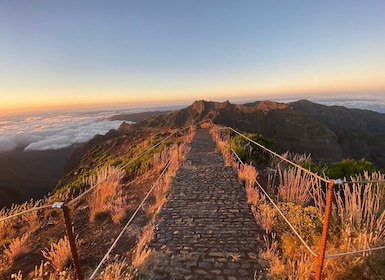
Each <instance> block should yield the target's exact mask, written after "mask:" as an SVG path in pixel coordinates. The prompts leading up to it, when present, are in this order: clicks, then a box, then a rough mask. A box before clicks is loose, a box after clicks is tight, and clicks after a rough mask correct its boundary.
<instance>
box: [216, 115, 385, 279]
mask: <svg viewBox="0 0 385 280" xmlns="http://www.w3.org/2000/svg"><path fill="white" fill-rule="evenodd" d="M211 124H212V126H213V127H214V128H215V129H217V130H218V131H220V130H228V131H231V132H234V133H235V134H237V135H239V136H241V137H243V138H244V139H246V140H247V141H249V142H251V143H253V144H255V145H257V146H258V147H259V148H261V149H263V150H264V151H266V152H268V153H270V154H271V155H273V156H275V157H277V158H279V159H281V160H282V161H285V162H287V163H288V164H290V165H292V166H294V167H296V168H297V169H300V170H301V171H303V172H305V173H307V174H309V175H310V176H313V177H314V178H316V179H318V180H320V181H322V182H325V183H327V184H328V189H327V191H328V192H327V195H326V200H327V202H326V204H327V205H326V208H327V209H326V210H325V211H326V212H325V218H324V229H323V234H322V243H324V244H322V243H321V246H320V252H319V253H316V252H315V251H314V250H313V249H312V248H311V247H310V246H309V245H308V244H307V243H306V241H305V240H304V238H303V237H302V236H301V235H300V234H299V232H298V231H297V230H296V229H295V227H294V226H293V225H292V224H291V222H290V221H289V220H288V218H287V217H286V216H285V214H284V213H283V212H282V211H281V210H280V209H279V207H278V205H277V204H276V203H275V202H274V200H273V199H272V198H271V196H270V195H269V193H268V192H267V191H266V190H265V189H264V188H263V187H262V186H261V184H260V183H259V182H258V181H257V179H256V178H255V180H254V183H256V184H257V186H258V188H259V189H260V190H261V191H262V193H263V194H264V195H265V196H266V198H267V199H268V200H269V202H270V203H271V204H272V205H273V207H274V208H275V209H276V210H277V212H278V213H279V215H280V216H281V217H282V218H283V219H284V221H285V222H286V224H287V225H288V226H289V228H290V229H291V231H292V232H293V233H294V235H295V236H297V237H298V239H299V240H300V242H301V243H302V244H303V245H304V247H305V248H306V249H307V251H308V252H309V253H310V254H311V255H312V256H314V257H318V261H319V262H318V267H317V273H316V277H317V278H316V279H320V277H321V273H322V267H323V260H324V259H330V258H336V257H343V256H348V255H354V254H360V253H367V252H372V251H377V250H383V249H385V246H379V247H375V248H367V249H361V250H355V251H351V252H344V253H335V254H326V253H325V250H326V241H327V233H328V228H329V219H330V211H331V204H332V193H333V192H334V186H336V185H343V184H372V183H385V180H375V179H374V180H351V181H349V180H341V179H336V180H330V179H326V178H324V177H321V176H319V175H318V174H316V173H314V172H312V171H310V170H308V169H306V168H304V167H302V166H300V165H298V164H296V163H294V162H292V161H290V160H289V159H287V158H285V157H283V156H281V155H279V154H277V153H276V152H274V151H272V150H270V149H268V148H266V147H264V146H263V145H261V144H260V143H258V142H256V141H254V140H253V139H250V138H249V137H247V136H246V135H244V134H242V133H240V132H238V131H237V130H235V129H233V128H231V127H226V126H225V127H219V126H217V125H216V124H214V123H212V122H211ZM230 135H231V134H230V133H229V135H228V137H229V138H230V137H231V136H230ZM227 142H228V143H230V151H231V153H232V154H233V156H234V157H235V159H236V161H237V162H239V163H240V164H241V165H242V166H245V163H243V161H242V160H241V158H240V157H239V155H238V154H237V153H236V152H235V150H234V149H233V148H232V147H231V140H230V139H227ZM383 186H385V185H383ZM328 204H329V205H328ZM327 216H328V217H327Z"/></svg>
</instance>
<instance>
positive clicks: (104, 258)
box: [89, 161, 171, 280]
mask: <svg viewBox="0 0 385 280" xmlns="http://www.w3.org/2000/svg"><path fill="white" fill-rule="evenodd" d="M170 163H171V161H169V162H168V163H167V164H166V166H165V168H164V169H163V171H162V173H161V174H160V175H159V177H158V179H157V180H156V181H155V183H154V184H153V185H152V187H151V188H150V190H149V191H148V192H147V194H146V196H145V197H144V198H143V200H142V201H141V202H140V204H139V205H138V207H137V208H136V210H135V211H134V213H133V214H132V215H131V218H130V219H129V220H128V222H127V223H126V225H125V226H124V227H123V229H122V230H121V232H120V233H119V235H118V236H117V237H116V239H115V241H114V243H112V245H111V246H110V248H109V249H108V250H107V253H106V254H105V255H104V257H103V258H102V260H101V261H100V262H99V264H98V266H97V267H96V268H95V270H94V271H93V272H92V274H91V276H90V278H89V279H90V280H91V279H93V278H94V277H95V276H96V274H97V273H98V271H99V270H100V268H101V266H102V265H103V263H104V262H105V260H106V259H107V258H108V257H109V255H110V253H111V251H112V250H113V249H114V248H115V246H116V244H117V243H118V241H119V240H120V238H121V237H122V235H123V234H124V232H125V231H126V230H127V228H128V226H129V225H130V224H131V222H132V221H133V219H134V218H135V217H136V215H137V214H138V212H139V210H140V209H141V208H142V206H143V204H144V203H145V202H146V200H147V198H148V197H149V196H150V194H151V193H152V191H153V190H154V188H155V186H156V185H157V184H158V183H159V181H160V179H161V178H162V177H163V175H164V174H165V172H166V170H167V169H168V167H169V166H170Z"/></svg>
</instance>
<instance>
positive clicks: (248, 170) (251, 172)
mask: <svg viewBox="0 0 385 280" xmlns="http://www.w3.org/2000/svg"><path fill="white" fill-rule="evenodd" d="M257 176H258V171H257V170H256V169H255V168H254V166H252V165H249V164H245V165H243V166H241V167H240V168H239V169H238V177H239V178H240V179H241V180H242V181H243V182H244V183H245V187H246V189H247V188H254V185H255V180H256V179H257Z"/></svg>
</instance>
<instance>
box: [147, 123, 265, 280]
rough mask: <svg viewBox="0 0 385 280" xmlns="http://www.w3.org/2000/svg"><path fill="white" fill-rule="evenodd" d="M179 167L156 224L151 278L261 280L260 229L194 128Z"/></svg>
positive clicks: (212, 148)
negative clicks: (183, 160)
mask: <svg viewBox="0 0 385 280" xmlns="http://www.w3.org/2000/svg"><path fill="white" fill-rule="evenodd" d="M183 166H184V167H183ZM183 166H182V168H180V169H179V170H178V172H177V174H176V176H175V178H174V180H173V182H172V183H171V192H170V197H168V202H167V204H165V205H164V206H163V207H162V210H161V212H160V213H159V215H158V219H157V220H156V227H155V239H154V240H153V241H152V242H151V244H150V248H151V249H153V250H155V251H157V252H158V253H159V255H160V256H161V258H160V259H159V261H158V262H157V264H156V267H155V268H154V270H153V271H154V272H155V274H156V277H155V278H156V279H254V275H255V274H256V275H257V276H258V277H260V278H258V279H264V278H265V277H264V275H261V273H260V271H262V270H263V268H262V266H261V265H260V264H259V263H258V259H257V258H255V256H256V255H258V252H259V250H260V249H261V248H262V246H263V244H261V242H260V241H259V240H261V238H260V237H258V236H259V235H260V228H259V227H258V226H257V225H256V224H255V222H254V218H253V216H252V214H251V212H250V209H249V206H248V204H247V201H246V194H245V192H244V190H243V187H242V186H241V185H240V184H239V181H238V178H237V175H236V172H235V170H234V169H233V168H231V167H228V166H225V163H224V160H223V158H222V156H221V155H220V154H219V153H218V152H217V151H216V145H215V143H214V141H213V140H212V137H211V136H210V134H209V132H208V130H206V129H198V130H197V132H196V136H195V138H194V139H193V142H192V143H191V150H190V152H189V154H188V155H187V157H186V160H185V163H184V165H183ZM186 166H188V167H189V168H186Z"/></svg>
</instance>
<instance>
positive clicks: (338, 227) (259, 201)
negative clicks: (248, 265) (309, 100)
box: [213, 129, 385, 279]
mask: <svg viewBox="0 0 385 280" xmlns="http://www.w3.org/2000/svg"><path fill="white" fill-rule="evenodd" d="M213 131H214V134H216V137H215V139H216V140H217V141H221V142H222V143H221V144H219V146H223V147H224V146H225V145H226V143H225V142H227V141H224V140H223V137H221V135H220V130H218V129H213ZM238 148H239V147H238ZM221 150H222V151H225V150H226V148H222V149H221ZM224 157H228V155H226V154H224ZM283 157H285V158H288V159H290V160H291V161H293V162H295V163H296V164H298V165H302V166H309V162H310V163H311V159H310V157H309V156H306V155H292V154H289V153H286V154H284V155H283ZM250 161H251V162H252V159H251V160H250ZM364 163H365V166H369V167H370V166H371V165H368V164H367V162H366V161H359V162H357V164H361V165H360V166H362V164H364ZM357 164H356V165H357ZM233 165H234V166H235V167H236V168H237V169H238V175H239V177H240V179H241V181H242V182H244V184H245V189H246V192H247V195H248V202H249V204H250V207H251V210H252V212H253V213H254V216H255V219H256V221H257V223H258V224H260V225H261V226H262V228H263V229H264V230H265V236H264V240H265V245H266V249H265V250H264V252H262V253H261V258H262V259H263V260H265V261H266V262H267V263H266V265H267V266H268V275H269V277H270V278H272V279H313V278H314V275H315V270H316V265H317V258H316V257H315V256H313V255H312V254H311V253H310V252H309V251H308V250H307V249H306V248H305V246H304V245H303V244H302V243H301V241H300V240H299V239H298V237H297V236H296V235H295V234H294V233H293V231H292V230H291V229H290V228H289V226H288V225H287V223H286V221H285V220H284V219H283V218H282V217H281V215H279V214H278V211H277V209H276V208H275V207H274V206H273V205H272V204H271V203H270V202H269V201H268V199H267V198H266V196H265V194H264V193H263V192H261V190H260V189H259V187H257V186H256V185H257V184H258V183H256V185H255V187H254V184H251V183H250V182H251V181H252V180H254V179H255V178H256V176H257V178H256V181H260V179H262V180H263V181H264V182H266V185H264V186H261V187H263V188H264V189H265V190H266V191H267V192H268V194H269V196H270V197H271V198H272V199H273V200H274V201H275V204H276V205H277V206H278V208H279V209H280V211H281V212H282V213H283V214H284V216H285V217H286V218H287V219H288V220H289V222H290V223H291V224H292V225H293V227H294V228H295V229H296V230H297V232H298V233H299V234H300V236H301V237H302V238H303V239H304V241H305V242H306V243H307V244H308V246H310V248H311V249H312V250H313V252H315V253H316V254H317V253H318V250H319V244H320V238H321V232H322V225H323V215H324V211H325V189H326V186H325V183H322V181H321V180H319V179H317V178H316V177H314V176H312V175H310V174H308V173H305V172H304V171H301V170H300V169H299V168H296V167H291V166H290V165H289V164H287V163H285V162H283V161H282V160H281V159H276V160H275V159H274V158H272V160H271V161H270V166H268V168H267V169H266V170H267V173H268V175H267V176H266V177H265V178H262V176H261V175H260V174H259V173H260V172H258V171H257V170H256V169H255V168H254V167H253V166H251V165H247V164H246V165H241V164H239V163H235V161H234V162H233ZM339 166H340V165H338V164H333V165H332V169H331V170H334V169H335V168H337V167H338V168H339ZM341 166H342V167H344V170H347V167H346V161H344V162H343V164H342V165H341ZM325 168H327V166H326V165H323V168H322V171H323V173H324V172H325ZM250 169H255V170H254V172H252V171H249V170H250ZM246 170H247V172H246ZM266 170H264V171H265V172H266ZM339 170H340V169H339ZM354 170H361V169H360V168H358V167H357V168H356V167H355V168H354ZM332 172H334V171H332ZM350 174H351V173H350ZM346 179H347V180H351V181H353V182H354V183H352V184H351V183H344V184H343V185H341V186H338V185H337V186H336V187H335V189H334V198H333V201H334V203H333V209H332V217H331V221H330V229H329V239H328V247H327V252H326V254H336V253H344V252H352V251H356V250H363V249H367V248H374V247H379V246H384V245H385V241H384V240H385V183H382V182H381V181H384V179H385V175H384V174H381V173H380V172H368V171H365V172H362V173H361V174H357V175H355V176H350V177H347V178H346ZM371 180H374V181H380V182H373V183H371V182H367V181H371ZM360 181H364V182H363V183H361V182H360ZM384 263H385V253H384V250H379V251H373V252H364V253H359V254H352V255H346V256H339V257H335V258H331V259H326V261H325V265H324V270H323V276H324V278H323V279H377V277H378V276H379V275H385V266H384ZM363 277H364V278H363ZM378 279H382V278H378Z"/></svg>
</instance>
